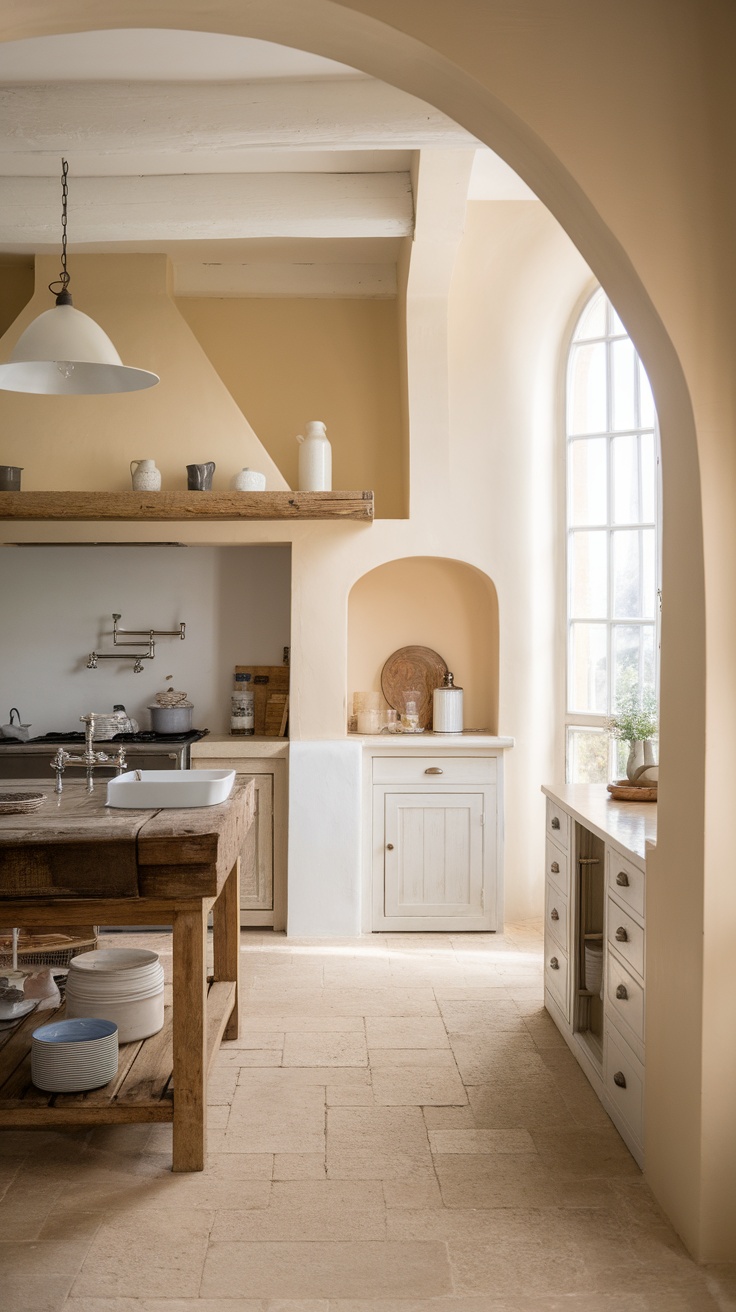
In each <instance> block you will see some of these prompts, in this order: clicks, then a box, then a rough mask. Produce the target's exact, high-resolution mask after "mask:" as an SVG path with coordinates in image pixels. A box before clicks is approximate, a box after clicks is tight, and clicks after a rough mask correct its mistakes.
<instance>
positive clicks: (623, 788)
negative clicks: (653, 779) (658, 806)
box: [608, 779, 657, 802]
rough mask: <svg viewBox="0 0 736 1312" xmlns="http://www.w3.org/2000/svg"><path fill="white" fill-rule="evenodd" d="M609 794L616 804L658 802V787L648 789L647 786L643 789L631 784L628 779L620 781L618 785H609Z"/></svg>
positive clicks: (617, 782)
mask: <svg viewBox="0 0 736 1312" xmlns="http://www.w3.org/2000/svg"><path fill="white" fill-rule="evenodd" d="M608 792H609V793H610V794H611V797H612V798H613V799H614V800H615V801H616V802H656V800H657V785H656V784H655V785H654V786H653V787H651V788H648V787H646V786H645V785H642V786H641V787H640V786H639V785H638V784H630V783H629V781H628V779H618V780H617V781H616V783H614V784H609V785H608Z"/></svg>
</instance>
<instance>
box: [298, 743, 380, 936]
mask: <svg viewBox="0 0 736 1312" xmlns="http://www.w3.org/2000/svg"><path fill="white" fill-rule="evenodd" d="M361 782H362V753H361V748H360V744H359V743H357V742H349V741H342V742H313V743H305V742H302V743H292V744H291V748H290V751H289V903H288V913H287V931H288V933H289V934H291V935H294V936H296V937H297V938H336V937H337V938H342V937H346V936H350V935H353V934H359V933H360V931H361V880H362V876H361V833H362V828H361V792H362V789H361Z"/></svg>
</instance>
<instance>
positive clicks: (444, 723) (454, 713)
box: [432, 670, 463, 733]
mask: <svg viewBox="0 0 736 1312" xmlns="http://www.w3.org/2000/svg"><path fill="white" fill-rule="evenodd" d="M432 729H433V730H434V732H435V733H462V731H463V690H462V688H456V687H455V679H454V676H453V675H452V674H451V673H450V671H449V670H448V671H447V673H446V675H445V677H444V680H443V682H442V687H441V688H435V690H434V693H433V694H432Z"/></svg>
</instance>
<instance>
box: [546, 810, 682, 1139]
mask: <svg viewBox="0 0 736 1312" xmlns="http://www.w3.org/2000/svg"><path fill="white" fill-rule="evenodd" d="M543 791H544V792H545V793H546V795H547V824H546V846H545V860H546V872H545V942H544V948H545V969H544V986H545V1005H546V1007H547V1010H548V1011H549V1013H550V1015H551V1017H552V1019H553V1020H554V1021H555V1023H556V1025H557V1027H558V1029H559V1030H560V1032H561V1033H562V1035H563V1037H564V1038H565V1040H566V1041H567V1043H568V1045H569V1047H570V1048H571V1050H572V1051H573V1053H574V1054H575V1056H576V1057H577V1059H578V1061H579V1063H580V1065H581V1067H582V1068H583V1070H584V1071H585V1074H586V1075H587V1076H588V1079H589V1080H590V1082H591V1084H592V1085H593V1088H594V1089H595V1090H596V1092H597V1094H598V1096H599V1098H600V1099H601V1102H602V1103H603V1105H604V1107H605V1108H606V1111H607V1112H608V1114H609V1116H610V1117H611V1119H612V1120H613V1122H614V1124H615V1125H616V1127H617V1128H618V1130H619V1132H620V1134H621V1136H622V1138H623V1139H624V1140H625V1141H626V1143H627V1145H628V1147H629V1148H630V1150H631V1152H632V1154H633V1156H634V1157H635V1158H636V1160H637V1161H638V1162H639V1164H640V1165H643V1162H644V1057H645V1033H644V1007H645V960H646V934H645V920H644V905H645V902H644V898H645V879H646V862H645V857H646V843H647V841H652V840H653V839H654V838H655V836H656V806H653V805H650V804H648V803H628V804H626V803H624V804H620V803H615V802H612V801H609V799H608V796H607V794H606V792H605V790H604V789H603V788H600V789H595V788H594V787H593V786H588V785H581V786H579V787H577V786H574V785H567V786H566V787H564V788H562V789H558V790H554V791H553V790H551V789H547V788H545V789H544V790H543ZM601 972H602V975H601Z"/></svg>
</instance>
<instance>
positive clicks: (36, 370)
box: [0, 305, 159, 396]
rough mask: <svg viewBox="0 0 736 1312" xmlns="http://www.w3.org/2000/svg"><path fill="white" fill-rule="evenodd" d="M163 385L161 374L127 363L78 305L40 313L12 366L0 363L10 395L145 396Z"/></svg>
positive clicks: (0, 381) (0, 383)
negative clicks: (141, 393) (140, 394)
mask: <svg viewBox="0 0 736 1312" xmlns="http://www.w3.org/2000/svg"><path fill="white" fill-rule="evenodd" d="M158 381H159V378H158V374H153V373H149V372H148V370H147V369H132V368H130V367H129V366H127V365H124V364H123V362H122V360H121V359H120V356H119V355H118V353H117V351H116V350H115V347H114V346H113V344H112V342H111V341H110V338H109V337H108V336H107V333H104V332H103V331H102V329H101V328H100V326H99V324H96V323H95V321H94V319H90V317H89V315H88V314H82V311H81V310H75V309H74V306H73V305H55V306H54V307H53V308H52V309H51V310H45V311H44V312H43V314H39V316H38V318H37V319H34V320H33V323H31V324H29V325H28V327H27V328H26V330H25V332H24V333H21V336H20V337H19V338H18V341H17V342H16V345H15V347H14V349H13V351H12V352H11V355H10V358H9V360H8V362H7V364H0V389H1V390H4V391H6V392H36V393H41V394H45V395H49V396H59V395H61V396H65V395H66V396H74V395H76V396H81V395H83V396H94V395H100V394H102V393H106V392H140V391H142V390H143V389H144V388H146V387H154V386H155V385H156V383H157V382H158Z"/></svg>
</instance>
